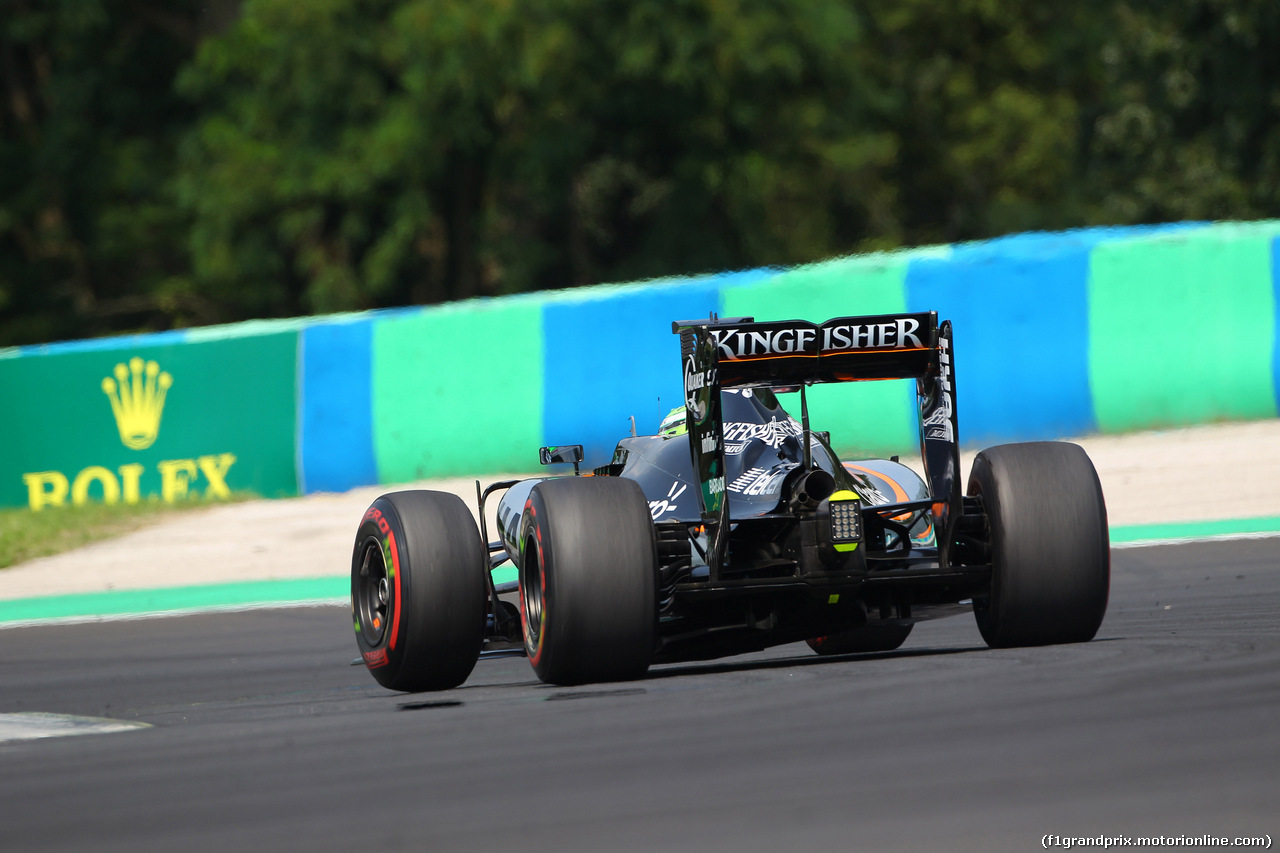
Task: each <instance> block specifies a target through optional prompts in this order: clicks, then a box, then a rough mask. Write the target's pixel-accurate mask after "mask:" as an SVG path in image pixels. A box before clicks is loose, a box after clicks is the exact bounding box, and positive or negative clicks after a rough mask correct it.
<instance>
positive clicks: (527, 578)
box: [520, 539, 542, 657]
mask: <svg viewBox="0 0 1280 853" xmlns="http://www.w3.org/2000/svg"><path fill="white" fill-rule="evenodd" d="M526 553H529V554H530V556H532V557H533V559H528V558H526V560H525V563H526V566H525V570H524V573H523V578H522V581H523V582H522V583H521V584H520V603H521V604H522V605H523V609H524V645H525V651H526V652H527V653H528V654H529V656H530V657H534V656H536V655H537V654H538V651H539V646H540V645H541V644H542V552H541V550H539V549H538V546H537V544H536V543H535V542H534V541H533V540H532V539H531V540H529V544H528V546H527V551H526Z"/></svg>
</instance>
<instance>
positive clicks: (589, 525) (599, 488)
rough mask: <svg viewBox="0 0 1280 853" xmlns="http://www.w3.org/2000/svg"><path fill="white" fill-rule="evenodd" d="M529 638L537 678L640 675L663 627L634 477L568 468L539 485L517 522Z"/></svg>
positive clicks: (645, 515) (568, 680)
mask: <svg viewBox="0 0 1280 853" xmlns="http://www.w3.org/2000/svg"><path fill="white" fill-rule="evenodd" d="M520 542H521V554H520V558H521V559H520V610H521V615H522V617H523V628H524V646H525V652H526V653H527V654H528V656H529V662H530V663H531V664H533V669H534V671H535V672H536V673H537V674H538V678H540V679H542V680H543V681H545V682H548V683H550V684H583V683H587V682H594V681H624V680H628V679H632V678H639V677H641V676H643V675H644V674H645V672H646V671H647V670H648V668H649V663H650V661H651V660H652V658H653V652H654V643H655V638H656V632H657V616H658V614H657V605H656V590H657V566H658V553H657V541H656V538H655V536H654V531H653V520H652V517H651V516H650V514H649V505H648V503H647V502H646V500H645V497H644V493H643V492H642V491H641V490H640V486H639V485H638V484H637V483H635V482H634V481H633V480H625V479H621V478H614V477H590V478H588V477H565V478H561V479H554V480H544V481H543V482H541V483H539V484H538V485H536V486H534V487H533V490H532V491H531V492H530V493H529V498H528V500H527V501H526V502H525V508H524V516H523V518H522V519H521V522H520Z"/></svg>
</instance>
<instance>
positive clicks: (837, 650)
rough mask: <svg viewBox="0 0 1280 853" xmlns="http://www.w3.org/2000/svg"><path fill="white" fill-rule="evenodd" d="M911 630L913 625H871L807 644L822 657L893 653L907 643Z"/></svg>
mask: <svg viewBox="0 0 1280 853" xmlns="http://www.w3.org/2000/svg"><path fill="white" fill-rule="evenodd" d="M911 628H912V626H911V625H884V624H871V625H864V626H862V627H861V628H854V629H852V630H849V631H840V632H838V633H835V634H828V635H827V636H825V637H814V638H812V639H811V640H808V641H807V642H808V643H809V648H811V649H813V650H814V651H815V652H817V653H818V654H820V655H850V654H854V653H857V652H891V651H893V650H894V649H896V648H898V647H899V646H901V645H902V644H903V643H905V642H906V641H907V637H909V636H910V635H911Z"/></svg>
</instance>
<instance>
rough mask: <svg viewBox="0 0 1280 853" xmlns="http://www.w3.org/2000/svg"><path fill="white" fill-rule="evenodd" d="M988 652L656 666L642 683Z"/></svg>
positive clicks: (942, 650) (928, 650)
mask: <svg viewBox="0 0 1280 853" xmlns="http://www.w3.org/2000/svg"><path fill="white" fill-rule="evenodd" d="M986 651H990V649H989V648H987V646H985V645H980V646H964V647H954V648H923V649H898V650H896V651H892V652H852V653H850V654H847V655H821V656H819V655H804V656H789V657H785V658H770V659H766V660H759V659H751V660H739V661H732V662H725V661H708V662H701V661H695V662H686V663H673V664H659V665H657V666H655V667H654V668H652V669H650V670H649V673H648V675H647V676H646V677H645V679H644V680H646V681H653V680H655V679H658V678H680V677H683V676H689V675H713V674H717V673H726V672H749V671H751V670H761V669H792V668H795V667H809V666H824V665H827V664H834V663H846V662H848V661H851V660H860V661H876V660H904V659H907V658H917V657H938V656H942V655H963V654H970V653H973V652H986Z"/></svg>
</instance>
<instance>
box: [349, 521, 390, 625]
mask: <svg viewBox="0 0 1280 853" xmlns="http://www.w3.org/2000/svg"><path fill="white" fill-rule="evenodd" d="M355 597H356V602H355V603H356V616H357V618H358V619H359V620H360V633H361V635H362V636H363V637H364V641H365V642H366V643H368V644H369V645H370V646H371V647H375V648H376V647H377V646H378V645H379V644H380V643H381V642H382V640H383V638H384V637H385V636H386V633H387V611H388V609H389V608H390V606H391V583H390V579H389V578H388V577H387V562H386V558H385V557H384V556H383V554H382V546H381V545H380V544H379V543H378V540H377V539H375V538H373V537H370V538H369V540H368V541H367V542H365V546H364V556H363V557H361V559H360V570H359V572H358V573H357V574H356V583H355Z"/></svg>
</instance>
